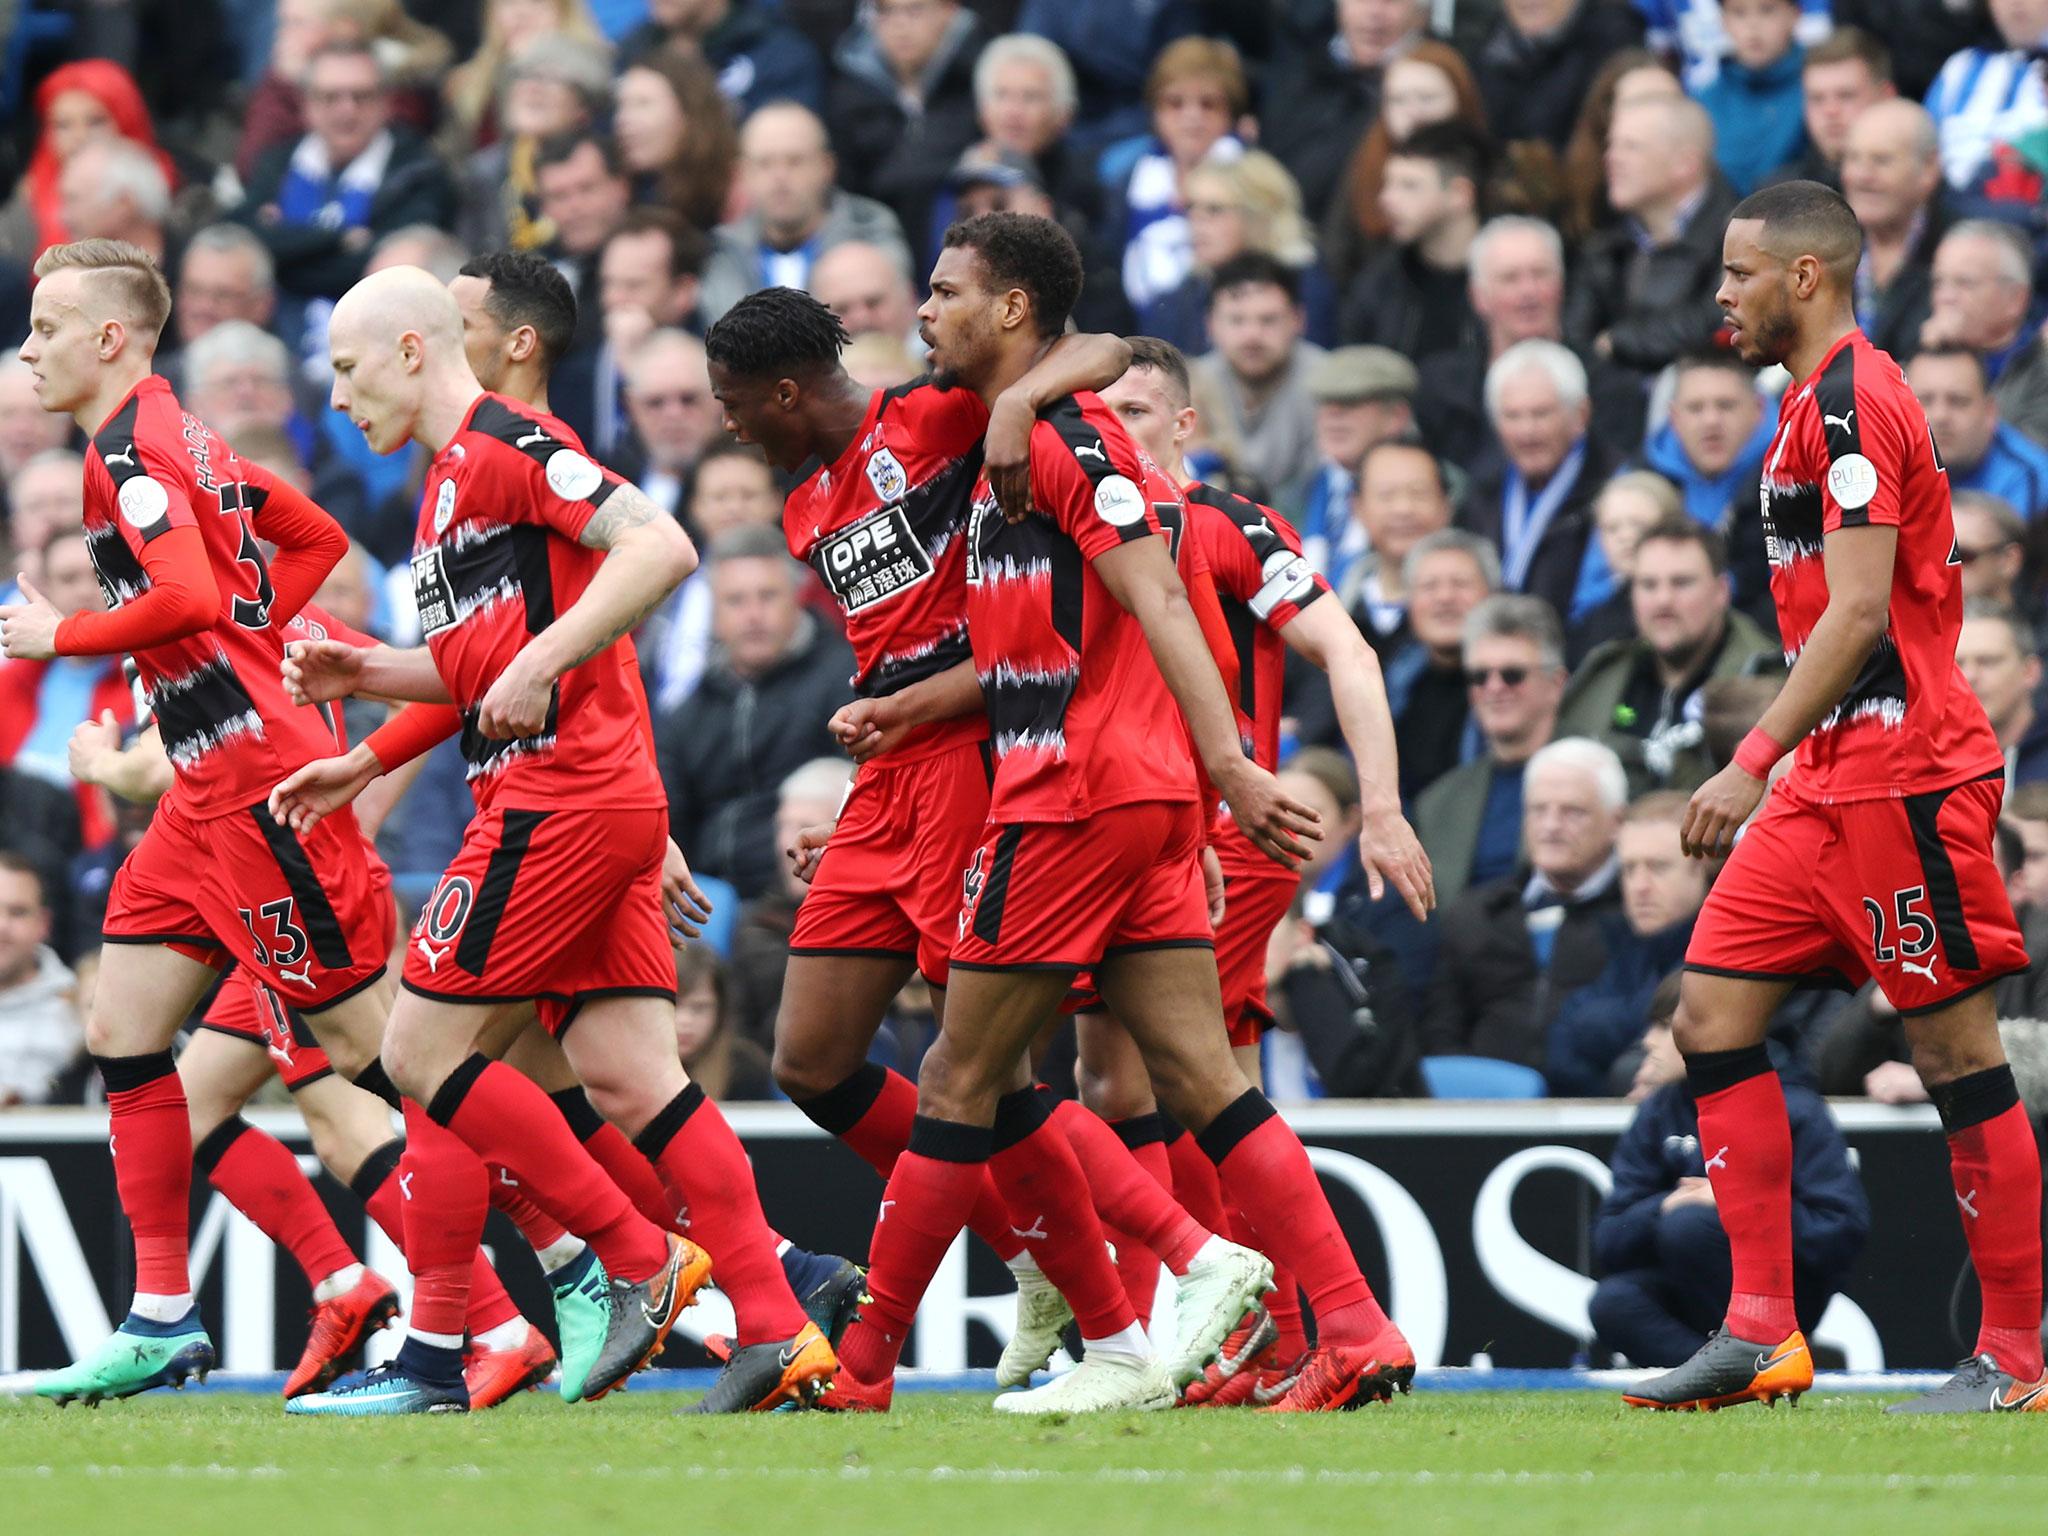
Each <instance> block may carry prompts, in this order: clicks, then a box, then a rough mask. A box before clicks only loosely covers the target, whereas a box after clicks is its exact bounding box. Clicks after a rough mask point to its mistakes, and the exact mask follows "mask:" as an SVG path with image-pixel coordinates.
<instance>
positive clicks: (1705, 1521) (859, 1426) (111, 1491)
mask: <svg viewBox="0 0 2048 1536" xmlns="http://www.w3.org/2000/svg"><path fill="white" fill-rule="evenodd" d="M686 1401H688V1399H687V1398H686V1397H684V1396H682V1395H681V1394H677V1393H650V1392H641V1393H629V1394H627V1395H625V1396H623V1397H619V1398H614V1399H612V1400H609V1401H607V1402H605V1403H604V1404H602V1405H600V1406H594V1407H590V1408H581V1409H569V1408H565V1407H564V1406H563V1405H562V1404H561V1403H560V1402H559V1401H554V1400H551V1399H550V1398H548V1397H545V1396H542V1395H540V1394H529V1395H528V1396H526V1397H524V1398H522V1399H520V1400H518V1401H516V1402H514V1403H512V1404H510V1405H508V1406H507V1407H505V1408H502V1409H499V1410H497V1411H494V1412H492V1413H489V1414H480V1415H478V1416H477V1417H475V1418H473V1419H465V1418H459V1417H447V1418H439V1417H437V1418H429V1419H414V1420H406V1421H403V1422H392V1421H382V1422H352V1423H351V1422H336V1421H320V1422H307V1421H296V1420H288V1419H286V1418H285V1416H284V1414H283V1412H282V1409H281V1407H280V1405H279V1404H278V1403H277V1402H276V1401H275V1400H271V1399H264V1398H256V1397H248V1396H241V1395H230V1394H207V1395H202V1396H194V1397H190V1398H178V1397H173V1396H171V1395H170V1394H167V1393H158V1394H152V1395H150V1396H147V1397H144V1398H138V1399H135V1400H133V1401H130V1402H127V1403H110V1404H108V1405H106V1406H105V1407H103V1408H101V1409H99V1410H97V1411H91V1410H87V1409H85V1408H83V1407H78V1406H73V1407H71V1408H67V1409H64V1410H62V1411H61V1412H60V1411H58V1410H56V1409H54V1408H52V1407H51V1406H50V1405H49V1404H47V1403H39V1402H30V1401H20V1400H14V1401H0V1509H5V1510H6V1512H7V1525H8V1527H9V1528H10V1529H11V1530H14V1531H21V1532H66V1533H69V1532H94V1531H119V1532H123V1533H132V1532H147V1533H150V1536H169V1533H177V1532H184V1531H193V1532H206V1533H208V1536H223V1533H226V1536H256V1533H259V1532H269V1531H279V1532H289V1533H291V1536H316V1533H324V1532H330V1531H332V1532H348V1533H351V1536H368V1533H378V1536H382V1533H388V1532H405V1533H409V1532H414V1531H447V1532H472V1531H475V1532H523V1531H546V1532H550V1533H577V1532H585V1531H591V1532H596V1531H604V1532H633V1531H643V1530H656V1529H666V1530H673V1531H687V1532H690V1533H692V1536H696V1533H701V1532H711V1531H718V1532H725V1531H732V1532H754V1531H760V1532H771V1531H785V1530H791V1529H797V1530H803V1531H807V1532H821V1533H832V1536H841V1533H843V1536H868V1533H877V1536H880V1533H886V1536H915V1533H923V1532H933V1533H940V1536H1003V1533H1006V1532H1011V1531H1018V1532H1031V1533H1034V1536H1035V1533H1059V1536H1068V1533H1076V1532H1095V1531H1102V1532H1115V1533H1119V1536H1145V1533H1152V1532H1159V1533H1175V1536H1180V1533H1185V1532H1189V1531H1191V1530H1198V1529H1209V1530H1217V1531H1249V1532H1253V1533H1255V1536H1282V1533H1288V1536H1292V1533H1295V1532H1301V1533H1304V1536H1322V1533H1325V1532H1330V1531H1333V1530H1336V1531H1371V1530H1373V1529H1375V1528H1385V1529H1387V1530H1389V1531H1400V1532H1402V1533H1408V1532H1417V1531H1445V1532H1479V1533H1490V1532H1505V1531H1513V1532H1552V1531H1555V1532H1570V1533H1573V1536H1588V1533H1604V1532H1615V1533H1617V1536H1619V1533H1631V1536H1635V1533H1646V1532H1647V1533H1653V1536H1679V1533H1691V1532H1721V1531H1725V1532H1729V1533H1736V1532H1748V1531H1766V1532H1772V1533H1794V1536H1816V1533H1822V1532H1835V1531H1843V1532H1848V1531H1854V1532H1869V1531H1873V1530H1881V1529H1886V1528H1890V1527H1892V1526H1893V1525H1895V1524H1896V1523H1897V1522H1899V1521H1900V1519H1901V1518H1902V1517H1903V1518H1904V1519H1905V1520H1906V1521H1907V1522H1910V1525H1911V1527H1912V1528H1914V1529H1918V1530H1928V1531H1936V1532H1941V1533H1944V1536H1946V1533H1948V1532H1958V1531H1978V1530H1982V1531H2000V1532H2009V1531H2013V1530H2029V1529H2032V1530H2038V1529H2041V1528H2042V1527H2041V1526H2040V1524H2039V1523H2038V1522H2039V1521H2040V1520H2041V1519H2042V1514H2041V1512H2042V1510H2043V1508H2044V1507H2048V1438H2044V1437H2048V1420H2043V1419H2040V1418H2037V1417H2036V1416H2034V1415H2031V1414H2029V1415H2016V1416H2013V1417H2011V1418H2003V1419H1991V1418H1989V1417H1979V1416H1971V1417H1970V1418H1967V1419H1961V1418H1957V1419H1918V1420H1901V1419H1897V1418H1891V1419H1887V1418H1886V1417H1885V1416H1884V1415H1883V1414H1882V1413H1880V1412H1879V1411H1878V1410H1879V1400H1878V1399H1875V1398H1872V1397H1868V1396H1853V1397H1851V1396H1844V1397H1826V1396H1822V1395H1819V1394H1814V1395H1812V1396H1809V1397H1808V1398H1807V1399H1806V1400H1805V1401H1804V1402H1803V1403H1801V1404H1800V1406H1799V1407H1797V1408H1796V1409H1793V1408H1786V1407H1783V1406H1781V1407H1779V1408H1777V1409H1774V1410H1769V1411H1766V1410H1764V1409H1761V1408H1754V1407H1751V1408H1744V1409H1739V1410H1732V1411H1728V1412H1724V1413H1720V1414H1715V1415H1711V1416H1707V1415H1700V1416H1694V1415H1656V1416H1652V1415H1649V1414H1644V1413H1638V1412H1634V1411H1631V1410H1627V1409H1624V1408H1623V1407H1621V1406H1620V1405H1619V1404H1618V1403H1617V1402H1615V1401H1614V1400H1613V1399H1611V1398H1608V1397H1605V1396H1603V1395H1598V1394H1592V1393H1523V1394H1510V1393H1477V1392H1446V1393H1438V1394H1434V1395H1431V1394H1423V1393H1418V1394H1417V1395H1416V1396H1414V1397H1412V1398H1407V1399H1403V1400H1401V1401H1399V1402H1397V1403H1395V1404H1393V1405H1391V1406H1390V1407H1374V1408H1369V1409H1366V1410H1363V1411H1360V1412H1358V1413H1352V1414H1338V1415H1332V1416H1329V1417H1316V1418H1294V1417H1287V1418H1281V1417H1277V1416H1272V1415H1257V1414H1251V1413H1244V1412H1235V1411H1229V1410H1219V1411H1216V1412H1201V1411H1186V1412H1173V1413H1158V1414H1147V1415H1130V1416H1119V1417H1109V1418H1085V1419H1079V1418H1077V1419H1068V1420H1060V1421H1037V1422H1022V1421H1016V1420H1009V1419H998V1418H996V1417H995V1416H994V1415H993V1414H992V1413H990V1411H989V1408H988V1402H987V1398H986V1397H985V1396H983V1395H981V1394H957V1395H955V1394H947V1395H941V1394H936V1393H906V1394H903V1395H902V1396H900V1397H899V1398H898V1403H897V1409H896V1411H895V1412H894V1413H893V1414H891V1415H889V1416H888V1417H886V1418H872V1417H861V1418H852V1417H846V1418H841V1417H838V1416H833V1415H826V1414H804V1415H790V1414H784V1415H776V1416H764V1417H758V1418H752V1419H743V1420H732V1419H721V1420H716V1421H697V1420H691V1419H682V1418H677V1417H675V1410H676V1409H677V1408H678V1407H680V1406H681V1405H682V1404H683V1403H685V1402H686ZM657 1522H659V1525H657Z"/></svg>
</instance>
